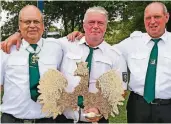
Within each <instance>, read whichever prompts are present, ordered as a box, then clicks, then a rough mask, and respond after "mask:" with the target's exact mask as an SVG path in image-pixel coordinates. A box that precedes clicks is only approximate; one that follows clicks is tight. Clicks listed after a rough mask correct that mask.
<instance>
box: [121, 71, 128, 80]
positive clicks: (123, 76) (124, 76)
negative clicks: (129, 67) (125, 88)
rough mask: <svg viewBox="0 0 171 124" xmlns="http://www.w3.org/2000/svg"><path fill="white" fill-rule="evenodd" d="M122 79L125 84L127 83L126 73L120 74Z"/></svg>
mask: <svg viewBox="0 0 171 124" xmlns="http://www.w3.org/2000/svg"><path fill="white" fill-rule="evenodd" d="M122 79H123V81H124V82H125V83H126V82H127V81H128V73H127V72H122Z"/></svg>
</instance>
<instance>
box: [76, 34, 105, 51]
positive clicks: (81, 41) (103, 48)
mask: <svg viewBox="0 0 171 124" xmlns="http://www.w3.org/2000/svg"><path fill="white" fill-rule="evenodd" d="M84 43H86V44H87V45H88V43H87V42H86V40H85V36H84V37H82V38H81V39H80V42H78V44H79V45H81V44H84ZM106 44H107V43H106V42H105V41H103V42H102V43H101V44H99V45H98V46H96V47H93V48H97V47H98V48H99V49H100V50H102V52H105V46H106Z"/></svg>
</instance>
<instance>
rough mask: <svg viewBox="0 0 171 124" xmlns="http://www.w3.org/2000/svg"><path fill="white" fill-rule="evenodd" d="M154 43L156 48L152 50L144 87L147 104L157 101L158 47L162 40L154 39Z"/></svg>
mask: <svg viewBox="0 0 171 124" xmlns="http://www.w3.org/2000/svg"><path fill="white" fill-rule="evenodd" d="M152 40H153V41H154V46H153V48H152V50H151V54H150V58H149V62H148V68H147V73H146V78H145V87H144V99H145V100H146V101H147V103H150V102H152V101H153V100H154V99H155V81H156V68H157V58H158V46H157V43H158V42H159V40H160V39H152Z"/></svg>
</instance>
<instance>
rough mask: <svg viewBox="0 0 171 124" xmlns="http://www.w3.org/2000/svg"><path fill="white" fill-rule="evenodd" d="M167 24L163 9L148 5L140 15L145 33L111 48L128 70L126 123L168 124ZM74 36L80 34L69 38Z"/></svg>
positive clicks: (169, 59) (170, 98)
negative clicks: (142, 14)
mask: <svg viewBox="0 0 171 124" xmlns="http://www.w3.org/2000/svg"><path fill="white" fill-rule="evenodd" d="M168 20H169V14H168V12H167V8H166V6H165V5H164V4H163V3H161V2H152V3H151V4H149V5H148V6H147V7H146V8H145V11H144V24H145V28H146V31H147V33H141V32H134V33H132V34H131V36H130V37H129V38H127V39H125V40H124V41H122V42H120V43H119V44H117V45H114V46H113V48H114V49H116V50H118V51H120V52H121V53H122V54H123V56H124V58H125V60H126V62H127V64H128V68H129V70H130V82H129V85H128V88H129V90H130V91H131V93H130V96H129V100H128V103H127V120H128V123H160V122H162V123H170V122H171V116H170V115H171V90H170V89H171V83H170V82H171V76H170V75H171V70H170V69H169V67H170V64H171V55H170V53H171V49H170V46H171V42H170V41H171V33H169V32H167V31H166V29H165V28H166V23H167V22H168ZM75 35H80V33H79V32H74V33H73V34H71V36H72V37H75ZM79 37H81V35H80V36H79Z"/></svg>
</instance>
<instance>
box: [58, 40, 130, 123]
mask: <svg viewBox="0 0 171 124" xmlns="http://www.w3.org/2000/svg"><path fill="white" fill-rule="evenodd" d="M57 42H58V43H59V44H60V45H61V47H62V49H63V51H64V56H63V61H62V65H61V72H62V73H63V74H64V76H65V77H66V78H67V80H68V86H67V87H66V91H67V92H73V91H74V88H75V87H76V86H77V85H78V84H79V82H80V77H78V76H74V71H75V70H76V68H77V67H76V62H81V61H86V58H87V56H88V54H89V48H88V47H87V46H86V45H85V44H84V43H85V42H86V41H85V37H83V38H82V39H81V40H80V41H78V42H68V40H67V38H65V37H64V38H60V39H59V40H57ZM97 47H98V48H99V49H96V50H94V52H93V58H92V64H91V72H90V81H89V91H90V92H97V88H96V86H95V85H96V84H95V83H96V80H97V79H98V77H100V76H101V75H102V74H104V73H105V72H107V71H109V70H111V69H115V70H116V71H117V72H118V74H119V75H120V77H121V78H122V76H121V75H122V72H127V67H126V63H125V60H124V58H123V57H122V55H121V54H120V52H117V51H115V50H113V49H112V47H111V46H110V45H109V44H107V43H106V42H105V41H103V42H102V43H101V44H100V45H99V46H97ZM123 86H124V88H125V89H126V86H127V84H126V82H123ZM63 114H64V115H65V116H66V118H68V119H73V120H75V121H78V119H79V113H78V111H73V110H72V109H70V108H68V109H66V110H65V111H64V113H63ZM81 115H82V114H81ZM80 121H86V120H85V118H84V117H83V116H81V119H80Z"/></svg>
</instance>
